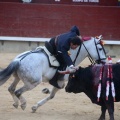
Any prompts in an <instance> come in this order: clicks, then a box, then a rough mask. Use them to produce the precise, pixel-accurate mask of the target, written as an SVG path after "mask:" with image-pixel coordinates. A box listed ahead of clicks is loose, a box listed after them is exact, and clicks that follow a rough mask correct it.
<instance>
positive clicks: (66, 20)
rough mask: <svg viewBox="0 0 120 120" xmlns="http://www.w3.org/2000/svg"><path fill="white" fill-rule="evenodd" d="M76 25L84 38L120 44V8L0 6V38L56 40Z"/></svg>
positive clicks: (10, 4) (15, 4)
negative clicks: (52, 38)
mask: <svg viewBox="0 0 120 120" xmlns="http://www.w3.org/2000/svg"><path fill="white" fill-rule="evenodd" d="M73 25H77V26H78V27H79V28H80V31H81V35H86V36H96V35H100V34H102V35H103V37H104V39H110V40H120V7H105V6H82V5H52V4H22V3H0V36H23V37H53V36H55V35H57V34H60V33H63V32H67V31H68V30H69V29H70V28H71V27H72V26H73Z"/></svg>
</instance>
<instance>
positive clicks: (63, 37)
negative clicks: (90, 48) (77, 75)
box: [49, 26, 82, 81]
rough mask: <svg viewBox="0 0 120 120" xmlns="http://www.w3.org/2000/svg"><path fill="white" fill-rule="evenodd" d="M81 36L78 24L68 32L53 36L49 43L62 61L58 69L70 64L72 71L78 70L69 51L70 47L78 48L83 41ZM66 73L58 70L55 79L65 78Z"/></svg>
mask: <svg viewBox="0 0 120 120" xmlns="http://www.w3.org/2000/svg"><path fill="white" fill-rule="evenodd" d="M80 38H81V36H80V32H79V29H78V27H77V26H73V27H72V28H71V30H70V31H69V32H67V33H63V34H60V35H58V36H56V37H54V38H51V39H50V41H49V43H50V45H51V46H52V49H53V51H52V52H53V54H54V55H55V57H56V59H57V60H58V62H59V63H60V66H59V68H58V70H60V71H61V70H65V69H66V67H67V66H68V67H69V68H68V69H69V70H70V71H71V72H75V71H76V67H75V66H74V64H73V62H72V60H71V58H70V56H69V54H68V51H69V50H70V49H76V48H77V47H78V46H79V45H80V44H81V43H82V41H81V39H80ZM63 77H64V75H61V74H59V73H58V72H56V75H55V76H54V78H53V79H54V81H55V80H56V79H57V80H58V79H59V80H63Z"/></svg>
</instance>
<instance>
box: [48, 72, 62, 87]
mask: <svg viewBox="0 0 120 120" xmlns="http://www.w3.org/2000/svg"><path fill="white" fill-rule="evenodd" d="M63 79H64V74H60V73H59V72H58V71H57V72H56V73H55V75H54V77H53V78H52V79H51V80H50V81H49V83H50V84H51V85H53V86H54V87H57V88H59V89H60V86H59V85H58V83H57V81H58V80H63Z"/></svg>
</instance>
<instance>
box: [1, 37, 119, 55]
mask: <svg viewBox="0 0 120 120" xmlns="http://www.w3.org/2000/svg"><path fill="white" fill-rule="evenodd" d="M49 40H50V38H31V37H5V36H0V53H21V52H25V51H27V50H33V49H35V48H36V47H38V46H43V45H44V42H45V41H49ZM104 41H105V49H107V50H108V51H109V53H108V54H107V55H110V56H113V57H116V56H117V57H118V56H120V50H119V48H120V41H118V40H114V41H111V40H104Z"/></svg>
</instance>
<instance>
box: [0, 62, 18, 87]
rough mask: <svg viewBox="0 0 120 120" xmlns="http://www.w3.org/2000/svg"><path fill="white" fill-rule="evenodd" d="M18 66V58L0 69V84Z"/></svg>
mask: <svg viewBox="0 0 120 120" xmlns="http://www.w3.org/2000/svg"><path fill="white" fill-rule="evenodd" d="M18 67H19V60H14V61H12V62H11V63H10V64H9V65H8V67H7V68H5V69H3V70H1V71H0V86H1V85H3V84H4V83H5V82H6V81H7V80H8V79H9V78H10V76H11V74H12V73H13V72H14V71H16V70H17V69H18Z"/></svg>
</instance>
